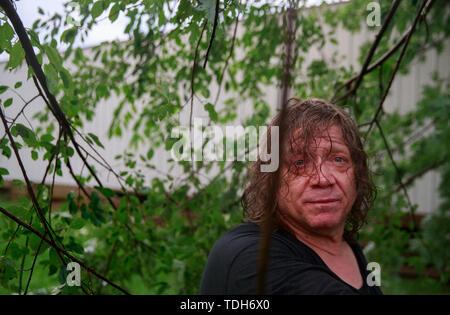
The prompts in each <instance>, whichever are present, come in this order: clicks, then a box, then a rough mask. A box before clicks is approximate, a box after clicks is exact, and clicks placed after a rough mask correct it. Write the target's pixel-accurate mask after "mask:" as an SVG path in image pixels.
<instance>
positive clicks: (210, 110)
mask: <svg viewBox="0 0 450 315" xmlns="http://www.w3.org/2000/svg"><path fill="white" fill-rule="evenodd" d="M205 110H206V111H208V113H209V118H211V120H212V121H218V120H219V115H218V114H217V112H216V110H215V109H214V105H213V104H211V103H208V104H206V105H205Z"/></svg>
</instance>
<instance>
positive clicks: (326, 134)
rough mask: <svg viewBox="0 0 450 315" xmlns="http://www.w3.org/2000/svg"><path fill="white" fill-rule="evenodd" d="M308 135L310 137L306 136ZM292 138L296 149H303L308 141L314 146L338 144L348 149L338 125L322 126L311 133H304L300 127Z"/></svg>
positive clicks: (337, 145)
mask: <svg viewBox="0 0 450 315" xmlns="http://www.w3.org/2000/svg"><path fill="white" fill-rule="evenodd" d="M308 136H309V138H310V139H307V138H306V137H308ZM292 140H293V141H292V145H293V146H294V147H296V148H294V149H301V147H303V146H305V145H306V143H307V142H308V143H309V146H312V147H322V146H327V147H329V146H336V147H345V148H347V149H348V147H347V144H346V143H345V140H344V137H343V136H342V131H341V128H340V127H338V126H336V125H332V126H330V127H328V128H320V129H318V130H316V131H315V132H314V133H310V134H307V133H304V132H303V130H302V129H301V128H298V129H297V130H295V131H294V132H293V136H292Z"/></svg>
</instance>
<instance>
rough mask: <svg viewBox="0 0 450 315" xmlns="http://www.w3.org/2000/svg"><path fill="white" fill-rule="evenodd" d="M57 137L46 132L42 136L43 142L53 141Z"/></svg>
mask: <svg viewBox="0 0 450 315" xmlns="http://www.w3.org/2000/svg"><path fill="white" fill-rule="evenodd" d="M53 140H55V138H54V137H53V136H52V135H49V134H45V135H43V136H42V137H41V142H52V141H53Z"/></svg>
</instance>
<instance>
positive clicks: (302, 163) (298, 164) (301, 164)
mask: <svg viewBox="0 0 450 315" xmlns="http://www.w3.org/2000/svg"><path fill="white" fill-rule="evenodd" d="M295 165H297V166H303V165H305V161H303V160H297V161H296V162H295Z"/></svg>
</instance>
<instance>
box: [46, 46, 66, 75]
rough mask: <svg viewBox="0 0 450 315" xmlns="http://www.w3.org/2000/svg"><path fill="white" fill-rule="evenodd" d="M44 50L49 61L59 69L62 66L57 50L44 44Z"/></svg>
mask: <svg viewBox="0 0 450 315" xmlns="http://www.w3.org/2000/svg"><path fill="white" fill-rule="evenodd" d="M45 52H46V53H47V56H48V59H49V61H50V63H51V64H53V65H54V66H55V68H56V69H58V70H60V69H61V67H62V58H61V56H60V55H59V52H58V50H57V49H56V48H54V47H52V46H46V47H45Z"/></svg>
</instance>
